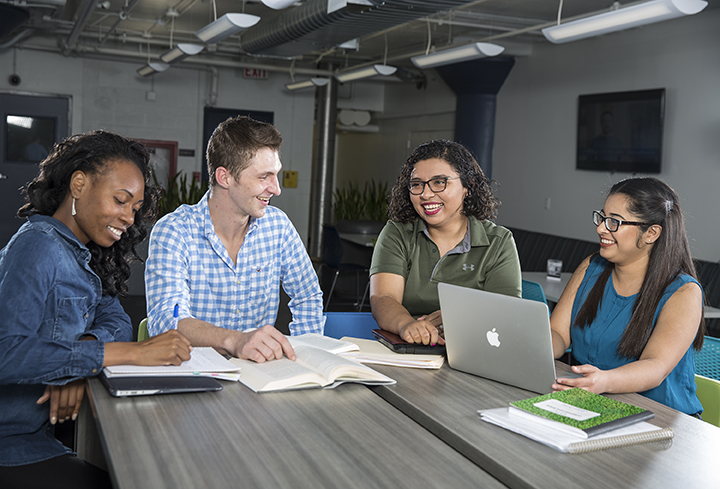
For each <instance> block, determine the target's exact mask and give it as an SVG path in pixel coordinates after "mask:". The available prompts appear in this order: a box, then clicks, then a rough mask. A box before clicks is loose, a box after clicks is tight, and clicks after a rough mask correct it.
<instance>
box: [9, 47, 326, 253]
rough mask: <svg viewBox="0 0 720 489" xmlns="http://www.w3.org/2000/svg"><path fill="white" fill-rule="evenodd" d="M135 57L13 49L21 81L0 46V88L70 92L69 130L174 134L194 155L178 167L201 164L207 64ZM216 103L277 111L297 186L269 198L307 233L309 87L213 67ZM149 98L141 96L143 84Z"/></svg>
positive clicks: (148, 136)
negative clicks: (148, 68)
mask: <svg viewBox="0 0 720 489" xmlns="http://www.w3.org/2000/svg"><path fill="white" fill-rule="evenodd" d="M141 64H142V63H140V62H137V61H136V62H132V63H127V62H120V61H99V60H93V59H86V58H73V57H67V58H66V57H63V56H60V55H58V54H52V53H46V52H41V51H31V50H23V49H18V50H17V61H16V66H17V67H16V72H17V73H18V74H19V75H20V76H21V77H22V84H21V85H20V86H19V87H11V86H10V85H9V84H8V76H9V75H10V74H11V72H12V66H13V51H12V50H4V51H0V91H4V92H15V93H28V94H39V93H53V94H60V95H69V96H71V97H72V125H71V127H72V132H73V133H79V132H84V131H89V130H93V129H107V130H111V131H115V132H118V133H120V134H123V135H125V136H127V137H132V138H141V139H159V140H170V141H178V143H179V147H180V148H181V149H194V150H195V157H180V158H179V159H178V170H183V172H184V173H189V174H191V173H192V172H193V171H199V170H200V166H201V161H202V153H203V151H204V147H203V141H202V137H203V135H202V121H203V108H204V107H205V105H206V103H207V100H208V99H209V95H210V94H209V87H210V76H209V72H207V71H205V70H200V71H198V70H195V69H183V68H171V69H170V70H168V71H166V72H164V73H159V74H156V75H155V76H154V77H151V78H142V77H140V76H138V75H137V73H136V72H135V70H136V69H137V68H138V67H139V66H140V65H141ZM218 74H219V79H218V80H219V83H218V94H217V103H216V104H215V107H218V108H227V109H244V110H261V111H272V112H274V113H275V125H276V126H277V128H278V129H279V130H280V132H281V133H282V135H283V140H284V143H283V147H282V150H281V156H282V163H283V168H284V169H286V170H296V171H298V187H297V188H289V189H283V192H282V195H280V196H279V197H275V198H273V200H272V204H273V205H275V206H277V207H280V208H281V209H283V210H284V211H285V212H286V213H287V214H288V215H289V216H290V218H291V219H292V221H293V222H294V223H295V226H296V227H297V229H298V232H299V233H300V236H301V237H302V238H303V240H305V239H306V237H307V227H308V219H309V201H310V176H311V163H312V136H313V122H314V100H315V99H314V93H313V91H312V90H310V91H303V90H301V91H296V92H288V91H287V90H285V89H284V84H285V83H288V82H289V81H290V77H289V76H288V75H286V74H282V73H270V74H269V78H268V79H266V80H251V79H245V78H243V74H242V71H241V70H235V69H231V68H219V69H218ZM150 91H152V92H154V93H155V97H156V98H155V100H154V101H149V100H147V92H150Z"/></svg>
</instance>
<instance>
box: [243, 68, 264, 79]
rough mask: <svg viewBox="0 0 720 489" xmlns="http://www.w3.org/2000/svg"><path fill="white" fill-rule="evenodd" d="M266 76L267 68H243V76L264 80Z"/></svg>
mask: <svg viewBox="0 0 720 489" xmlns="http://www.w3.org/2000/svg"><path fill="white" fill-rule="evenodd" d="M267 77H268V75H267V70H259V69H257V68H245V78H255V79H259V80H265V79H267Z"/></svg>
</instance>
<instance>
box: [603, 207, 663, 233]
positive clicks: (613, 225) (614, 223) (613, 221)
mask: <svg viewBox="0 0 720 489" xmlns="http://www.w3.org/2000/svg"><path fill="white" fill-rule="evenodd" d="M601 222H604V223H605V229H607V230H608V231H610V232H611V233H614V232H615V231H617V230H618V228H620V226H625V225H627V226H648V225H649V224H650V223H649V222H637V221H623V220H621V219H617V218H615V217H607V216H603V215H602V213H601V212H600V211H593V224H595V226H598V225H599V224H600V223H601Z"/></svg>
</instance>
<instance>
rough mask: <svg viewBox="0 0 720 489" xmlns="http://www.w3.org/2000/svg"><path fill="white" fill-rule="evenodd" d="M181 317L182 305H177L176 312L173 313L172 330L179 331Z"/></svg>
mask: <svg viewBox="0 0 720 489" xmlns="http://www.w3.org/2000/svg"><path fill="white" fill-rule="evenodd" d="M179 315H180V304H175V310H174V311H173V322H172V329H177V323H178V316H179Z"/></svg>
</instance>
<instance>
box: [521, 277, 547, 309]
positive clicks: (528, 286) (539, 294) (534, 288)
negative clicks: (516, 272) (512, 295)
mask: <svg viewBox="0 0 720 489" xmlns="http://www.w3.org/2000/svg"><path fill="white" fill-rule="evenodd" d="M522 298H523V299H530V300H532V301H538V302H542V303H543V304H545V305H547V298H546V297H545V291H544V290H543V288H542V285H540V284H539V283H537V282H532V281H530V280H525V279H523V281H522Z"/></svg>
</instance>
